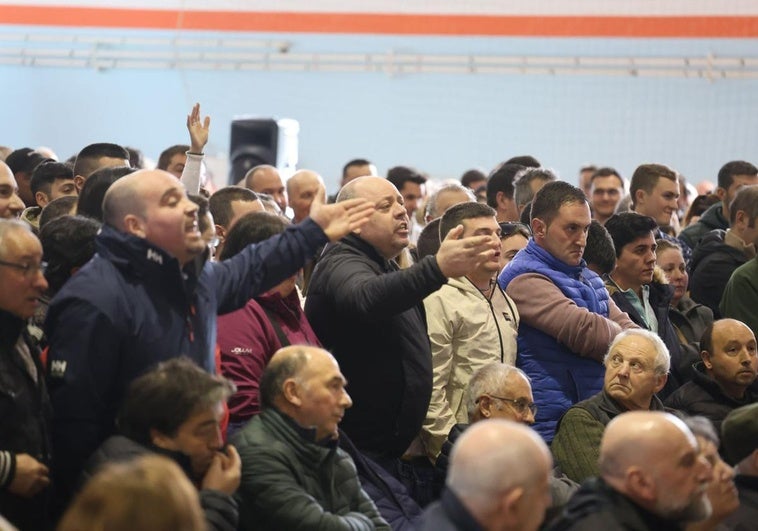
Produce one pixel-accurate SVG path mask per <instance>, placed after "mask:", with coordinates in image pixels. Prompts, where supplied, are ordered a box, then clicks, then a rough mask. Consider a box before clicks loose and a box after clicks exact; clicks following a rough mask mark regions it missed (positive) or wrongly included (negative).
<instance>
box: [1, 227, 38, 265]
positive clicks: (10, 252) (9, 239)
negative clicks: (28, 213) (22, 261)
mask: <svg viewBox="0 0 758 531" xmlns="http://www.w3.org/2000/svg"><path fill="white" fill-rule="evenodd" d="M3 247H4V250H3V251H4V253H5V255H6V257H11V256H12V257H13V258H23V257H25V256H29V257H32V256H39V255H41V254H42V244H40V242H39V240H38V239H37V237H36V236H35V235H34V234H32V233H31V232H29V231H27V230H25V229H22V228H20V227H19V228H13V229H11V230H9V231H8V232H7V233H6V235H5V238H3Z"/></svg>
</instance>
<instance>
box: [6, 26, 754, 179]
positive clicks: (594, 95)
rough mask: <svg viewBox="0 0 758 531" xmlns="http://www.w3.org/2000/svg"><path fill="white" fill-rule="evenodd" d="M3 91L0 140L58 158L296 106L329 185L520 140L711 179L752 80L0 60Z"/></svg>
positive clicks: (707, 48) (541, 44) (620, 47)
mask: <svg viewBox="0 0 758 531" xmlns="http://www.w3.org/2000/svg"><path fill="white" fill-rule="evenodd" d="M0 29H1V30H2V31H3V32H13V31H28V30H29V28H0ZM34 31H53V30H38V29H37V30H34ZM54 31H55V32H56V33H59V34H60V33H63V32H65V30H54ZM87 31H89V32H90V33H92V34H98V32H95V31H93V30H87ZM123 33H127V32H123ZM128 33H129V34H130V35H166V34H167V33H166V32H163V33H150V32H128ZM100 34H103V35H105V34H106V33H105V32H101V33H100ZM248 37H253V38H269V37H271V38H278V39H286V40H289V41H291V42H292V43H293V51H297V52H315V51H318V52H335V51H339V52H347V51H361V52H374V53H378V52H388V51H390V50H396V51H399V52H414V53H416V52H418V53H455V54H469V53H472V54H474V53H476V54H500V55H515V54H527V55H561V56H564V55H568V56H571V55H646V56H670V55H680V54H683V55H689V56H704V55H706V54H708V53H714V54H716V55H748V56H749V55H752V54H753V53H755V51H756V49H757V48H756V43H755V42H754V41H749V40H734V41H732V40H707V41H706V40H649V41H644V40H620V39H619V40H608V39H502V38H498V39H487V38H418V37H417V38H395V37H350V36H318V35H254V36H248ZM0 101H2V104H1V105H0V124H1V125H0V145H9V146H14V147H20V146H25V145H30V146H38V145H49V146H51V147H52V148H53V149H55V150H56V151H57V152H58V154H59V155H60V156H61V157H67V156H68V155H70V154H73V153H75V152H76V151H78V150H79V149H80V148H81V147H83V146H84V145H86V144H88V143H91V142H95V141H113V142H117V143H122V144H128V145H132V146H135V147H139V148H141V149H142V150H143V151H144V152H145V154H146V155H148V156H149V157H152V158H154V159H155V158H157V156H158V154H159V153H160V151H161V150H162V149H164V148H165V147H167V146H168V145H171V144H174V143H180V142H182V143H183V142H185V141H186V129H185V125H184V119H185V116H186V113H187V112H188V110H189V108H190V106H191V105H192V103H194V102H195V101H199V102H201V103H202V105H203V111H204V112H207V113H210V114H211V115H212V118H213V125H212V140H211V145H210V147H209V149H208V151H209V152H210V153H223V154H226V153H228V147H229V146H228V142H229V124H230V122H231V120H232V117H233V116H235V115H240V114H254V115H263V116H274V117H280V118H281V117H288V118H295V119H297V120H299V122H300V127H301V134H300V161H301V162H300V167H309V168H313V169H315V170H317V171H320V172H321V173H322V174H323V175H324V177H325V179H326V181H327V186H328V187H329V188H330V189H334V188H335V187H336V183H337V181H338V178H339V173H340V171H341V167H342V165H343V164H344V162H346V161H347V160H348V159H350V158H354V157H367V158H370V159H372V160H373V161H375V162H376V163H377V165H378V167H379V170H380V172H384V171H386V169H387V168H389V167H390V166H392V165H395V164H409V165H414V166H417V167H418V168H420V169H422V170H425V171H427V172H428V173H429V174H431V175H432V176H433V177H436V178H449V177H452V178H457V177H458V176H459V175H460V174H461V173H463V171H465V170H466V169H468V168H470V167H476V166H479V167H482V168H484V169H489V168H491V167H492V166H493V165H495V164H496V163H498V162H500V161H501V160H504V159H506V158H508V157H510V156H512V155H519V154H533V155H535V156H537V157H538V158H539V159H540V160H541V161H542V162H543V164H545V165H547V166H550V167H553V168H555V169H557V170H558V171H559V173H560V174H561V175H562V177H563V178H564V179H565V180H568V181H571V182H574V181H575V179H576V173H577V170H578V168H579V167H580V166H581V165H583V164H585V163H590V162H592V163H596V164H602V165H606V164H607V165H614V166H616V167H617V168H618V169H619V170H620V171H621V172H622V174H624V175H625V176H627V177H628V176H630V175H631V173H632V171H633V170H634V168H635V167H636V165H637V164H639V163H642V162H652V161H655V162H663V163H666V164H670V165H671V166H673V167H675V168H677V169H678V170H680V171H681V172H683V173H684V174H685V175H686V176H688V177H689V178H690V180H691V181H693V182H697V181H699V180H701V179H703V178H709V179H711V180H715V175H716V172H717V171H718V168H719V167H720V166H721V165H722V164H723V163H724V162H726V161H728V160H731V159H734V158H745V159H749V160H753V162H755V161H756V160H758V157H756V155H758V153H756V146H758V120H756V117H757V116H758V112H757V111H758V81H756V80H717V81H712V82H711V81H707V80H702V79H682V78H635V77H602V76H558V77H556V76H544V75H441V74H424V75H415V74H413V75H400V76H395V77H391V76H388V75H385V74H382V73H325V72H313V73H285V72H209V71H176V70H170V71H149V70H145V71H142V70H111V71H102V72H98V71H92V70H85V69H68V68H67V69H62V68H29V67H16V66H0Z"/></svg>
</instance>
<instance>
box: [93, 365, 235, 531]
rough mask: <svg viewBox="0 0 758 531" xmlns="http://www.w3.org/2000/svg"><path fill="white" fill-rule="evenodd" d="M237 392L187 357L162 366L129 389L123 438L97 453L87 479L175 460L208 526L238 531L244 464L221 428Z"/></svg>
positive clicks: (114, 439) (123, 412)
mask: <svg viewBox="0 0 758 531" xmlns="http://www.w3.org/2000/svg"><path fill="white" fill-rule="evenodd" d="M233 391H234V385H233V384H232V383H231V382H230V381H228V380H227V379H225V378H222V377H220V376H213V375H211V374H209V373H207V372H205V371H204V370H202V369H201V368H200V367H198V366H197V365H195V364H194V363H192V362H191V361H190V360H189V359H187V358H176V359H172V360H170V361H167V362H164V363H161V364H160V365H158V367H157V368H155V369H153V370H152V371H150V372H148V373H146V374H144V375H143V376H141V377H139V378H137V379H136V380H134V381H133V382H132V384H131V385H130V386H129V390H128V392H127V394H126V398H125V399H124V404H123V406H122V408H121V412H120V414H119V416H118V427H119V434H118V435H114V436H112V437H110V438H108V439H107V440H106V441H105V442H104V443H103V444H102V446H100V448H98V449H97V450H96V451H95V453H94V454H93V455H92V457H91V458H90V460H89V462H88V464H87V467H86V468H85V471H84V479H88V478H89V477H90V476H92V475H93V474H94V473H95V472H96V471H97V470H98V469H100V468H101V467H103V466H104V465H105V464H107V463H112V462H123V461H129V460H132V459H134V458H135V457H137V456H142V455H146V454H160V455H164V456H166V457H170V458H171V459H173V460H174V461H175V462H176V463H177V464H178V465H179V466H180V467H181V468H182V469H183V470H184V472H185V473H186V474H187V477H188V478H189V479H190V480H191V481H192V482H193V483H194V484H195V485H197V486H198V487H199V488H200V505H201V506H202V507H203V511H204V513H205V519H206V522H207V524H208V528H209V529H211V530H225V531H226V530H228V531H233V530H234V529H236V528H237V517H238V515H237V503H236V501H235V500H234V498H232V494H234V492H235V491H236V490H237V487H238V486H239V482H240V466H241V465H240V458H239V455H237V451H236V450H235V449H234V447H233V446H227V447H226V448H224V441H223V439H222V436H221V429H220V422H221V419H222V417H223V413H224V407H223V405H224V402H226V400H227V398H228V397H229V395H231V394H232V392H233Z"/></svg>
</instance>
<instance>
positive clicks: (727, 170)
mask: <svg viewBox="0 0 758 531" xmlns="http://www.w3.org/2000/svg"><path fill="white" fill-rule="evenodd" d="M737 175H750V176H753V175H758V168H756V167H755V166H754V165H753V164H751V163H749V162H747V161H745V160H733V161H731V162H727V163H726V164H724V165H723V166H721V169H720V170H719V175H718V186H719V188H723V189H724V190H726V189H728V188H729V187H730V186H732V183H734V178H735V177H736V176H737Z"/></svg>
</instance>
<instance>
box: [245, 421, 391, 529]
mask: <svg viewBox="0 0 758 531" xmlns="http://www.w3.org/2000/svg"><path fill="white" fill-rule="evenodd" d="M314 438H315V432H314V430H307V429H303V428H301V427H299V426H298V425H297V424H295V422H294V421H293V420H292V419H290V418H288V417H286V416H285V415H283V414H282V413H280V412H278V411H277V410H275V409H273V408H268V409H265V410H263V412H262V413H261V414H259V415H257V416H256V417H254V418H253V420H251V421H250V422H249V423H248V424H247V425H246V426H245V427H244V429H242V431H240V432H239V433H238V434H237V435H236V436H235V437H234V440H233V441H232V442H233V443H234V445H235V446H236V447H237V450H238V451H239V454H240V457H241V458H242V482H241V484H240V487H239V490H238V491H237V499H238V501H239V505H240V527H239V529H240V530H242V531H253V530H272V531H273V530H276V531H281V530H284V529H286V530H287V531H296V530H299V529H301V530H313V531H316V530H321V531H332V530H334V531H337V530H346V531H347V530H349V531H363V530H372V529H386V530H389V529H390V526H389V525H388V524H387V522H385V521H384V520H383V519H382V517H381V516H379V511H377V509H376V506H375V505H374V503H373V502H372V501H371V499H370V498H369V497H368V496H367V495H366V493H365V492H363V490H362V489H361V485H360V482H359V480H358V475H357V473H356V471H355V465H354V464H353V461H352V459H351V458H350V456H348V455H347V454H346V453H345V452H343V451H342V450H341V449H339V448H337V446H336V441H335V444H330V445H328V446H324V445H321V444H317V443H315V442H312V441H314Z"/></svg>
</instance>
